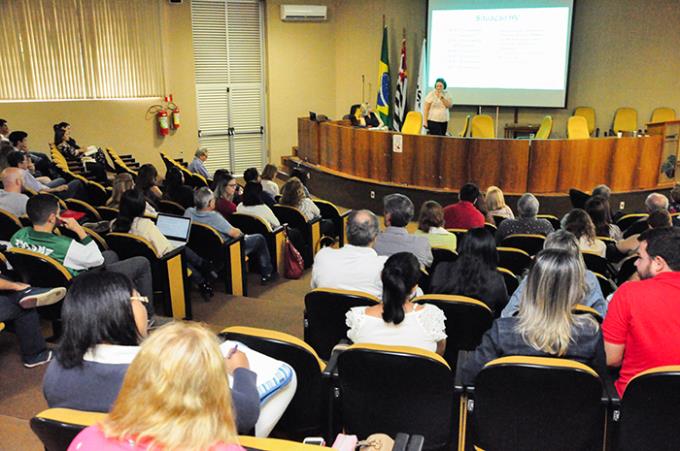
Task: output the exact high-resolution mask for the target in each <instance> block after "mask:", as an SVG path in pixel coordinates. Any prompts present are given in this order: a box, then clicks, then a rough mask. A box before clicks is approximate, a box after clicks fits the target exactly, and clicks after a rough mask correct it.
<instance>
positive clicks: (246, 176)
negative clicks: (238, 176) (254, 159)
mask: <svg viewBox="0 0 680 451" xmlns="http://www.w3.org/2000/svg"><path fill="white" fill-rule="evenodd" d="M243 180H244V181H245V182H246V183H248V182H254V183H260V182H261V179H260V173H259V172H257V168H248V169H246V170H245V172H244V173H243ZM262 202H264V203H265V204H267V206H268V207H270V208H271V207H272V206H274V205H276V199H275V198H274V196H272V195H271V194H270V193H269V192H267V191H262Z"/></svg>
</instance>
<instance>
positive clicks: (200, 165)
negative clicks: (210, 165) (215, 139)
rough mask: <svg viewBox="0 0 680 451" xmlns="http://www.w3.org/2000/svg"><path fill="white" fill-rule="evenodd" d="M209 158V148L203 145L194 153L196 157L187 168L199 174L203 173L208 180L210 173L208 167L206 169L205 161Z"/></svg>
mask: <svg viewBox="0 0 680 451" xmlns="http://www.w3.org/2000/svg"><path fill="white" fill-rule="evenodd" d="M207 160H208V149H206V148H205V147H201V148H199V149H198V150H196V153H194V159H193V160H191V163H189V165H188V166H187V169H189V170H190V171H191V172H194V173H196V174H198V175H202V176H203V177H205V179H206V180H209V179H210V173H209V172H208V169H206V167H205V162H206V161H207Z"/></svg>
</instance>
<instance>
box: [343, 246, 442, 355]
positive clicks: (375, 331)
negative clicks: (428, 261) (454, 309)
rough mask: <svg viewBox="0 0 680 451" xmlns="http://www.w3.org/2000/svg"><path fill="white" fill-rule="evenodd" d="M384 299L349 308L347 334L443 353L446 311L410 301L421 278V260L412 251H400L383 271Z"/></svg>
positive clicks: (367, 340) (357, 340)
mask: <svg viewBox="0 0 680 451" xmlns="http://www.w3.org/2000/svg"><path fill="white" fill-rule="evenodd" d="M381 279H382V283H383V298H382V303H381V304H378V305H375V306H373V307H354V308H352V309H350V310H349V311H348V312H347V326H349V331H348V332H347V337H348V338H349V339H350V340H352V341H353V342H354V343H376V344H382V345H394V346H413V347H417V348H422V349H426V350H428V351H433V352H437V353H438V354H443V353H444V349H445V348H446V332H445V331H444V330H445V328H444V321H445V320H446V318H445V317H444V312H442V311H441V310H440V309H439V308H438V307H435V306H434V305H430V304H423V305H420V304H414V303H413V302H411V300H412V298H413V296H414V295H415V292H416V288H417V287H418V280H419V279H420V264H419V263H418V259H417V258H416V257H415V255H413V254H411V253H410V252H398V253H396V254H393V255H392V256H390V258H388V259H387V261H386V262H385V266H384V268H383V270H382V273H381Z"/></svg>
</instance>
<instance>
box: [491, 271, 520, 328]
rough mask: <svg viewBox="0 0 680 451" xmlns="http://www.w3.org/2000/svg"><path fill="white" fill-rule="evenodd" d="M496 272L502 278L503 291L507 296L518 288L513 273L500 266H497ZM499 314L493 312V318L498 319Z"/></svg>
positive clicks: (498, 312) (517, 280)
mask: <svg viewBox="0 0 680 451" xmlns="http://www.w3.org/2000/svg"><path fill="white" fill-rule="evenodd" d="M496 270H497V271H498V272H499V273H501V276H503V282H505V290H506V291H507V292H508V294H510V295H512V293H514V292H515V290H516V289H517V287H519V279H518V278H517V276H516V275H515V273H513V272H512V271H510V270H509V269H507V268H503V267H502V266H499V267H498V268H496ZM500 314H501V312H500V311H496V312H494V317H496V318H498V317H499V316H500Z"/></svg>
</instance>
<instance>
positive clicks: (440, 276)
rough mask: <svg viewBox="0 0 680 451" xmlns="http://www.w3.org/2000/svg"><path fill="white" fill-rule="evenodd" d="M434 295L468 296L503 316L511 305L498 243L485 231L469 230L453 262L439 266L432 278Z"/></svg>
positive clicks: (480, 229) (431, 285) (442, 263)
mask: <svg viewBox="0 0 680 451" xmlns="http://www.w3.org/2000/svg"><path fill="white" fill-rule="evenodd" d="M430 289H431V291H432V292H433V293H441V294H457V295H461V296H469V297H471V298H475V299H478V300H480V301H482V302H484V303H485V304H486V305H488V306H489V308H490V309H491V310H492V311H493V312H494V315H495V316H496V317H498V316H500V312H501V310H503V307H505V304H507V302H508V290H507V288H506V287H505V281H504V280H503V275H502V274H501V273H500V272H498V252H497V251H496V241H495V240H494V238H493V235H492V234H491V232H489V231H488V230H486V229H485V228H483V227H482V228H478V229H470V230H468V232H467V233H466V234H465V235H464V236H463V240H462V242H461V243H460V252H459V255H458V258H457V259H456V261H454V262H441V263H438V264H437V266H436V267H435V269H434V273H433V274H432V279H431V281H430Z"/></svg>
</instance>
